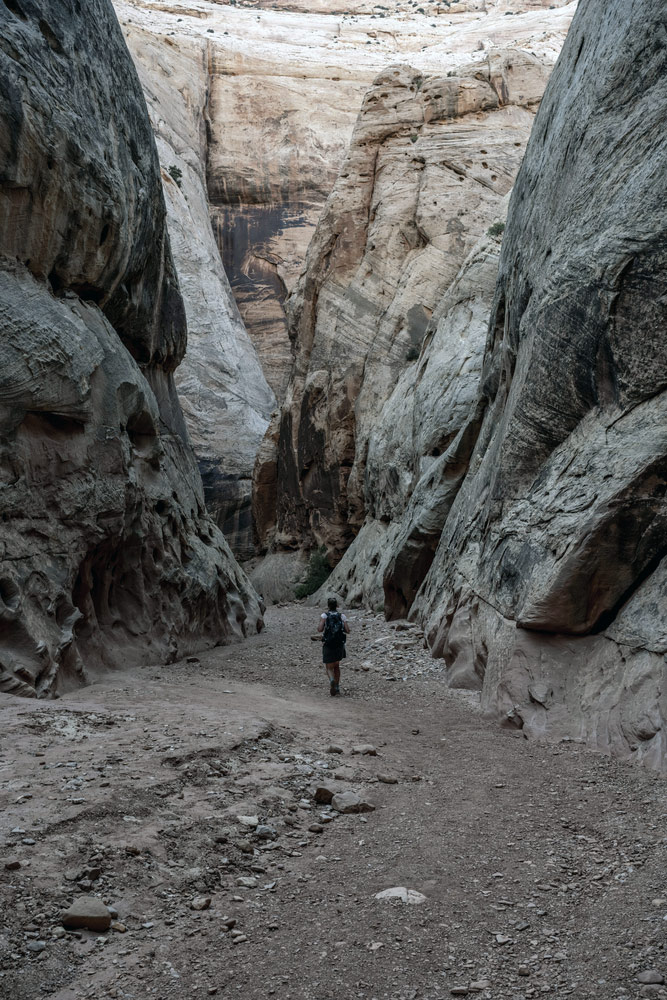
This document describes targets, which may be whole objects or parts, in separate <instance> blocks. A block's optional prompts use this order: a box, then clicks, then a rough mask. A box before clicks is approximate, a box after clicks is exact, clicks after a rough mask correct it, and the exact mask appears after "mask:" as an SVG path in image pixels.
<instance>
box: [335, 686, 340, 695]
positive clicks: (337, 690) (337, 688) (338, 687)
mask: <svg viewBox="0 0 667 1000" xmlns="http://www.w3.org/2000/svg"><path fill="white" fill-rule="evenodd" d="M335 693H336V694H340V684H336V692H335Z"/></svg>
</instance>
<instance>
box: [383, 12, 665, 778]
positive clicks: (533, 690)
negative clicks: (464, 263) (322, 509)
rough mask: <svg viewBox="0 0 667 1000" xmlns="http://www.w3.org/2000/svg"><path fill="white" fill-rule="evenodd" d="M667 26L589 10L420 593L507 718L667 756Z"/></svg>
mask: <svg viewBox="0 0 667 1000" xmlns="http://www.w3.org/2000/svg"><path fill="white" fill-rule="evenodd" d="M664 39H665V25H664V9H663V5H662V3H660V2H659V0H641V2H639V3H635V4H632V5H630V6H627V5H623V6H621V7H618V6H616V5H614V6H613V8H612V7H610V6H609V5H608V4H605V3H603V2H601V0H591V2H589V3H587V4H584V5H582V7H581V8H580V10H579V12H578V14H577V16H576V18H575V21H574V23H573V26H572V29H571V31H570V34H569V36H568V39H567V42H566V46H565V49H564V51H563V55H562V57H561V59H560V61H559V63H558V65H557V67H556V70H555V71H554V74H553V77H552V79H551V81H550V84H549V87H548V89H547V93H546V94H545V98H544V101H543V103H542V107H541V109H540V112H539V115H538V118H537V121H536V123H535V128H534V130H533V133H532V136H531V140H530V143H529V146H528V150H527V153H526V157H525V160H524V163H523V166H522V168H521V171H520V174H519V177H518V179H517V183H516V186H515V189H514V192H513V195H512V199H511V205H510V210H509V219H508V227H507V232H506V234H505V238H504V241H503V248H502V254H501V259H500V271H499V278H498V284H497V288H496V292H495V301H494V305H493V309H492V313H491V320H490V326H489V331H490V332H489V341H488V344H487V349H486V356H485V361H484V370H483V376H482V388H481V392H480V395H479V398H478V401H477V404H476V406H477V409H478V414H477V423H478V430H477V434H476V442H475V446H474V449H473V451H472V454H471V457H470V462H469V467H468V471H467V474H466V476H465V478H464V479H463V481H462V483H461V486H460V489H459V492H458V494H457V496H456V498H455V499H454V501H453V504H452V507H451V511H450V513H449V516H448V518H447V520H446V523H445V527H444V531H443V533H442V536H441V539H440V542H439V545H438V549H437V551H436V553H435V558H434V560H433V562H432V564H431V567H430V569H429V572H428V574H427V576H426V578H425V580H424V583H423V585H422V588H421V590H420V592H419V594H418V595H417V599H416V601H415V603H414V604H413V606H412V612H411V613H412V614H413V615H418V616H419V617H420V619H422V620H423V621H424V622H425V624H426V628H427V634H428V637H429V642H430V644H431V647H432V650H433V652H434V654H435V655H437V656H443V657H444V659H445V662H446V664H447V669H448V671H449V673H450V676H451V677H452V678H453V679H456V681H457V682H459V683H464V684H476V685H480V684H482V683H483V690H484V699H485V702H486V704H487V706H488V707H489V708H490V709H493V710H495V711H498V712H499V713H500V714H501V715H502V717H504V718H508V719H510V720H513V721H514V722H515V723H516V724H518V725H523V726H524V728H526V729H529V730H530V731H533V732H543V731H545V730H551V731H555V732H562V733H566V734H568V735H570V736H573V737H577V738H583V739H586V740H587V741H588V742H589V743H591V744H593V745H595V746H597V747H600V748H602V749H612V750H614V751H615V752H618V753H623V754H629V755H631V756H632V757H633V758H634V759H638V760H644V761H646V762H648V763H650V764H652V765H654V766H664V764H665V759H666V758H667V754H666V750H667V745H666V743H665V738H666V730H665V725H666V720H667V702H666V701H665V692H667V672H666V671H667V667H666V662H665V653H667V502H666V500H665V483H666V480H667V344H666V342H665V336H664V332H665V329H666V326H667V268H666V266H665V265H666V264H667V217H666V215H665V208H664V168H665V163H666V162H667V136H666V134H665V129H664V127H663V122H664V116H665V112H666V110H667V47H666V46H665V44H664ZM387 583H388V585H389V588H391V586H395V580H392V578H391V575H390V577H389V578H388V580H387Z"/></svg>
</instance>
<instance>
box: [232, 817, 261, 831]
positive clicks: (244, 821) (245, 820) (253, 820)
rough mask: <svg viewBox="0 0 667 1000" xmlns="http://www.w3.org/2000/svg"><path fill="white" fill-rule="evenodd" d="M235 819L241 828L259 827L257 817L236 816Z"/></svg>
mask: <svg viewBox="0 0 667 1000" xmlns="http://www.w3.org/2000/svg"><path fill="white" fill-rule="evenodd" d="M236 819H237V820H238V822H239V823H240V824H241V826H249V827H253V828H254V827H256V826H259V817H257V816H237V817H236Z"/></svg>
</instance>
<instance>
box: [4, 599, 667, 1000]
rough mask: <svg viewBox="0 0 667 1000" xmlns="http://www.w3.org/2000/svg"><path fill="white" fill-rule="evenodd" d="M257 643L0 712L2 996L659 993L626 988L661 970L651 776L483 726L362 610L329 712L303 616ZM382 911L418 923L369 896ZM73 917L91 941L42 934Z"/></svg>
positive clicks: (293, 615)
mask: <svg viewBox="0 0 667 1000" xmlns="http://www.w3.org/2000/svg"><path fill="white" fill-rule="evenodd" d="M266 618H267V625H266V629H265V631H264V632H263V633H261V634H260V635H257V636H253V637H251V638H250V639H248V640H247V641H246V642H244V643H242V644H238V645H233V646H226V647H222V648H218V649H215V650H211V651H210V652H207V653H203V654H201V655H200V657H199V658H197V657H191V658H190V659H189V660H182V661H179V662H177V663H173V664H170V665H163V666H157V667H156V666H145V667H144V668H143V669H141V670H139V671H134V672H132V673H130V672H127V673H126V672H113V673H110V674H108V676H107V677H106V679H105V680H104V682H103V683H98V684H94V685H92V686H90V687H87V688H84V689H80V690H78V691H76V692H73V693H70V694H66V695H63V696H62V697H61V698H60V699H59V700H57V701H50V702H39V703H37V702H27V701H25V700H22V699H19V698H14V697H12V696H9V695H3V696H1V698H0V720H1V727H0V732H1V734H2V735H1V743H0V774H1V776H2V785H1V786H0V808H1V809H2V815H3V822H2V852H1V857H2V864H1V865H0V913H1V916H0V996H1V997H3V998H4V997H12V998H14V1000H34V998H35V997H39V996H48V997H53V998H57V1000H75V998H84V997H90V998H92V997H95V998H101V997H104V998H107V997H114V998H134V1000H145V998H156V1000H157V998H162V1000H167V998H169V1000H171V998H177V997H178V998H185V997H187V998H189V997H197V996H200V997H204V996H214V995H216V996H221V997H222V996H224V997H233V996H242V997H252V998H260V997H266V996H275V997H277V998H280V1000H288V998H294V1000H297V998H298V1000H317V998H335V1000H339V998H348V997H358V998H360V1000H362V998H364V1000H365V998H367V1000H371V998H373V997H376V998H378V1000H379V998H381V997H382V998H384V997H390V998H396V1000H399V998H400V1000H408V998H410V1000H417V998H419V1000H436V998H444V997H448V996H451V995H471V996H481V997H483V998H486V1000H519V998H529V997H537V996H542V995H551V996H556V997H563V996H573V997H577V998H586V1000H589V998H590V1000H593V998H610V997H619V998H620V997H635V996H644V995H654V994H655V995H660V992H659V991H660V986H659V984H658V983H657V982H655V983H654V984H653V985H651V989H652V990H653V991H654V992H651V993H647V992H646V991H647V990H648V989H649V986H648V985H643V986H642V985H640V984H641V982H642V980H641V979H640V980H638V978H637V977H638V976H640V975H643V976H644V979H643V982H646V975H645V974H647V973H650V972H651V971H652V970H654V969H660V968H661V967H662V965H663V963H664V951H663V949H664V927H665V923H664V921H665V919H666V918H667V887H666V886H665V880H664V873H665V839H664V833H665V825H664V818H665V799H664V784H663V782H662V780H661V779H660V777H659V776H658V775H657V774H655V773H653V772H650V771H647V770H646V769H642V768H636V767H634V768H633V767H632V766H631V765H629V764H624V763H622V762H619V761H617V760H613V759H610V758H607V757H604V756H601V755H598V754H595V753H593V752H591V751H590V750H587V749H585V748H584V747H583V746H581V745H579V744H576V743H573V742H567V743H565V742H561V743H539V742H529V741H527V740H526V739H525V738H524V737H523V735H522V734H521V733H520V732H516V731H512V730H502V729H499V728H498V727H497V724H495V723H490V722H489V721H487V720H486V719H484V718H483V716H482V715H481V713H480V710H479V707H478V702H477V695H476V694H474V693H471V692H456V691H452V690H449V689H448V688H447V687H446V686H445V684H444V682H443V679H442V678H443V673H442V664H441V663H439V662H438V661H434V660H431V659H430V657H429V655H428V653H427V652H426V651H425V650H424V649H423V647H422V642H421V637H420V634H419V632H418V630H417V629H416V628H414V627H411V628H406V629H397V628H396V627H392V625H391V624H389V623H386V622H384V620H383V619H382V618H381V616H377V615H374V614H371V613H367V612H350V620H351V626H352V635H351V636H350V639H349V643H348V646H349V656H348V658H347V660H346V661H345V662H344V664H343V668H344V669H343V683H342V688H343V695H342V697H340V698H330V697H329V694H328V685H327V684H326V679H325V676H324V672H323V670H322V668H321V665H320V664H319V656H320V647H319V645H318V644H316V643H314V642H311V641H310V634H311V632H314V628H315V624H316V622H317V612H315V611H314V610H313V609H309V608H305V607H303V606H301V605H286V606H282V607H275V608H271V609H270V610H269V612H268V613H267V616H266ZM394 624H395V623H394ZM318 788H319V789H320V792H319V793H318V795H317V798H319V799H326V798H327V797H328V795H330V794H331V792H332V791H333V792H335V793H341V792H346V791H348V792H349V791H353V792H356V793H357V801H356V805H355V799H354V797H352V799H351V800H350V801H351V803H352V806H353V807H356V808H364V807H365V808H366V810H367V811H363V812H358V813H349V814H348V813H343V812H340V811H338V810H336V809H334V808H332V805H331V804H326V803H325V802H322V801H320V802H318V801H316V794H315V793H316V790H317V789H318ZM326 789H328V792H327V791H326ZM346 801H347V800H346V799H335V800H334V802H333V805H334V806H335V805H337V804H338V805H339V806H340V807H341V809H342V808H347V806H346V805H345V802H346ZM364 804H365V806H364ZM371 807H374V808H371ZM401 886H402V887H407V888H408V889H413V890H416V892H418V893H421V894H422V895H423V896H424V897H425V898H424V900H423V901H422V902H421V903H419V904H417V905H410V904H406V903H403V902H401V901H400V900H399V901H396V900H395V901H386V900H384V901H383V900H378V899H376V898H375V897H376V894H377V893H379V892H381V891H383V890H385V889H388V888H392V887H401ZM93 893H99V894H100V895H101V897H102V899H103V900H104V902H106V903H107V904H109V905H110V906H112V907H113V908H114V909H115V911H116V913H115V914H114V915H113V916H114V922H113V924H112V926H111V928H110V929H109V930H107V931H105V932H100V933H96V932H93V931H89V930H75V931H65V930H64V928H63V927H62V925H61V912H62V910H63V909H64V908H66V907H68V906H69V905H70V904H71V903H72V901H73V900H74V899H77V900H81V898H82V897H85V896H86V895H87V894H93ZM654 978H655V977H654ZM658 979H659V976H658Z"/></svg>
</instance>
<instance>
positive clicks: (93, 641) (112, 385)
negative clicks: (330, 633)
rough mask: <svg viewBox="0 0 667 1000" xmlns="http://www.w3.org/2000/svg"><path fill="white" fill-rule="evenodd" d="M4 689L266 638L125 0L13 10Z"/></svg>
mask: <svg viewBox="0 0 667 1000" xmlns="http://www.w3.org/2000/svg"><path fill="white" fill-rule="evenodd" d="M0 81H1V85H0V333H1V337H0V386H1V388H0V425H1V426H0V495H1V498H2V524H1V528H0V689H1V690H4V691H12V692H15V693H20V694H27V695H36V694H38V695H44V694H47V693H49V692H52V691H57V690H59V689H62V688H64V687H66V686H68V685H71V684H76V683H81V682H83V681H85V680H87V679H90V678H91V677H92V676H93V675H94V673H95V671H96V670H98V669H100V668H102V667H105V666H114V665H119V664H122V665H128V664H131V663H134V662H146V661H149V662H150V660H155V661H159V660H163V659H164V658H165V657H166V656H176V655H179V654H181V653H183V652H185V651H188V650H190V649H193V648H197V647H201V646H203V645H210V644H214V643H216V642H219V641H221V640H222V639H223V638H225V637H228V636H232V635H241V634H242V633H244V632H246V631H247V630H248V629H255V628H259V627H261V613H260V607H259V603H258V600H257V597H256V595H255V594H254V592H253V590H252V588H251V587H250V585H249V583H248V580H247V578H246V577H245V576H244V574H243V573H242V572H241V571H240V570H239V568H238V566H237V565H236V563H235V562H234V559H233V557H232V556H231V553H230V551H229V549H228V547H227V545H226V543H225V541H224V538H223V536H222V534H221V533H220V531H219V530H218V528H217V527H216V526H215V524H214V523H213V522H212V520H211V519H210V518H209V517H208V515H207V514H206V511H205V508H204V498H203V491H202V488H201V480H200V478H199V475H198V472H197V465H196V461H195V458H194V455H193V453H192V450H191V448H190V445H189V441H188V437H187V433H186V430H185V425H184V422H183V416H182V413H181V410H180V407H179V404H178V400H177V397H176V391H175V386H174V371H175V370H176V369H177V367H178V365H179V363H180V361H181V360H182V357H183V354H184V352H185V347H186V322H185V314H184V309H183V302H182V299H181V295H180V292H179V288H178V282H177V278H176V273H175V270H174V265H173V260H172V255H171V250H170V245H169V238H168V235H167V229H166V212H165V204H164V199H163V195H162V187H161V179H160V170H159V163H158V158H157V153H156V149H155V144H154V141H153V136H152V133H151V128H150V123H149V120H148V115H147V113H146V105H145V101H144V97H143V94H142V91H141V87H140V84H139V81H138V78H137V76H136V73H135V70H134V67H133V65H132V61H131V59H130V57H129V54H128V51H127V48H126V46H125V43H124V41H123V38H122V34H121V31H120V28H119V26H118V22H117V20H116V17H115V14H114V11H113V9H112V7H111V4H110V3H108V2H106V0H88V2H87V3H86V5H85V6H84V5H83V4H81V3H79V2H78V0H74V2H73V3H69V2H65V0H44V2H42V3H40V4H39V5H38V4H37V3H35V2H34V0H12V2H11V3H5V4H4V5H3V6H2V7H0Z"/></svg>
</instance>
